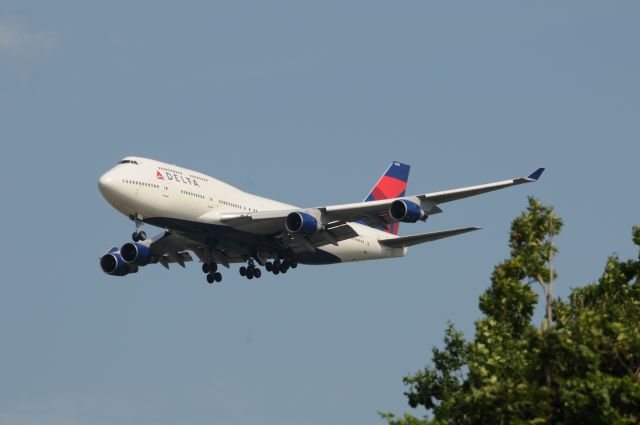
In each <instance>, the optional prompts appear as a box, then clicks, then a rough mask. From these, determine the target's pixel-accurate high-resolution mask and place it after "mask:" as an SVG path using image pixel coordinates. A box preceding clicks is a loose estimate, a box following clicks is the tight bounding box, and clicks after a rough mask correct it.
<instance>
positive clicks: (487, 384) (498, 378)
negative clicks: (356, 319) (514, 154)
mask: <svg viewBox="0 0 640 425" xmlns="http://www.w3.org/2000/svg"><path fill="white" fill-rule="evenodd" d="M561 228H562V220H561V219H560V218H559V217H557V216H556V215H555V214H554V212H553V208H552V207H550V206H545V205H543V204H542V203H540V202H539V201H538V200H536V199H534V198H529V205H528V207H527V209H526V211H525V212H523V213H522V214H521V215H520V216H518V217H517V218H516V219H514V221H513V222H512V225H511V234H510V239H509V246H510V248H511V252H510V257H509V258H508V259H506V260H505V261H503V262H502V263H500V264H499V265H497V266H496V267H495V269H494V271H493V274H492V276H491V285H490V286H489V288H488V289H487V290H486V291H485V292H484V294H482V296H481V297H480V310H481V312H482V313H483V316H482V318H480V319H479V320H478V321H477V322H476V326H475V336H474V338H473V340H471V341H466V340H465V339H464V336H463V335H462V333H461V332H459V331H457V330H456V329H455V326H454V325H453V324H452V323H449V324H448V327H447V329H446V331H445V336H444V347H443V348H442V349H438V348H434V349H433V354H432V359H431V364H430V365H428V366H427V367H425V368H424V369H423V370H421V371H418V372H417V373H415V374H413V375H409V376H406V377H404V378H403V381H404V383H405V385H407V387H408V390H407V391H406V392H405V395H406V396H407V398H408V402H409V405H410V406H411V407H413V408H416V407H418V406H422V407H424V408H426V409H427V410H428V411H429V412H430V415H429V416H428V417H425V418H421V419H419V418H415V417H414V416H412V415H411V414H408V413H407V414H405V415H404V416H402V417H396V416H394V415H393V414H390V413H381V416H382V417H383V418H384V419H386V420H387V422H388V423H389V425H428V424H433V425H435V424H485V423H492V424H607V423H609V424H638V423H640V278H639V276H640V260H639V259H637V260H628V261H621V260H620V259H618V258H617V257H616V256H612V257H610V258H609V260H608V262H607V265H606V267H605V271H604V274H603V275H602V277H601V278H600V280H599V281H598V282H596V283H592V284H590V285H587V286H584V287H582V288H577V289H574V290H572V292H571V295H570V296H569V299H568V300H567V301H563V300H560V299H555V300H554V299H553V297H552V287H553V282H554V280H555V277H556V274H555V271H554V269H553V257H554V255H555V254H556V252H557V251H556V247H555V246H554V245H553V238H554V237H555V236H556V235H558V234H559V232H560V230H561ZM633 241H634V243H635V244H636V245H638V246H640V227H635V228H634V229H633ZM534 283H538V284H539V285H540V286H541V287H542V290H543V295H544V300H545V320H544V322H543V325H542V327H541V328H538V327H536V326H534V325H533V324H532V316H533V312H534V309H535V306H536V304H537V302H538V296H537V294H536V293H535V291H534V290H533V289H532V287H531V285H532V284H534Z"/></svg>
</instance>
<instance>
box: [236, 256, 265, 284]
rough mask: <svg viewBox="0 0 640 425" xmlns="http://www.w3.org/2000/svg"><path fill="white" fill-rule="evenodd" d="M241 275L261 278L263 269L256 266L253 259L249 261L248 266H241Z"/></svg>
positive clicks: (248, 277)
mask: <svg viewBox="0 0 640 425" xmlns="http://www.w3.org/2000/svg"><path fill="white" fill-rule="evenodd" d="M240 276H244V277H246V278H247V279H249V280H251V279H253V278H254V277H255V278H256V279H260V276H262V271H260V269H259V268H257V267H256V265H255V263H254V261H253V259H251V260H249V262H248V263H247V266H246V267H245V266H242V267H240Z"/></svg>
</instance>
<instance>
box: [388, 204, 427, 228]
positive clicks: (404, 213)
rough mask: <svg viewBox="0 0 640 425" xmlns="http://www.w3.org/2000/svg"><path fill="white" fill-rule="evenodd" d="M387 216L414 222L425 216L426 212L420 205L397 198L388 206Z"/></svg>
mask: <svg viewBox="0 0 640 425" xmlns="http://www.w3.org/2000/svg"><path fill="white" fill-rule="evenodd" d="M389 216H390V217H391V218H392V219H393V220H395V221H402V222H404V223H415V222H416V221H418V220H424V219H426V218H427V213H425V212H424V210H423V209H422V208H421V207H420V205H418V204H416V203H413V202H411V201H407V200H404V199H397V200H395V201H393V202H392V203H391V205H390V206H389Z"/></svg>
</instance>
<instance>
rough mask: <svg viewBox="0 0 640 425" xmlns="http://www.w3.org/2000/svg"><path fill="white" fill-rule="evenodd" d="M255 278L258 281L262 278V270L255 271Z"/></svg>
mask: <svg viewBox="0 0 640 425" xmlns="http://www.w3.org/2000/svg"><path fill="white" fill-rule="evenodd" d="M253 276H254V277H255V278H256V279H260V276H262V272H261V271H260V269H255V270H254V271H253Z"/></svg>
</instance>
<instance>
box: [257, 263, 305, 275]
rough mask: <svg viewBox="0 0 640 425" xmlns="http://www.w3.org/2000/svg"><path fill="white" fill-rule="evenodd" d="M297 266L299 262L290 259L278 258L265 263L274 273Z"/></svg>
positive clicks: (268, 269) (284, 271)
mask: <svg viewBox="0 0 640 425" xmlns="http://www.w3.org/2000/svg"><path fill="white" fill-rule="evenodd" d="M296 267H298V263H297V262H296V261H294V260H288V259H284V260H280V259H277V260H275V261H274V262H273V263H272V262H271V261H267V263H266V264H265V265H264V268H265V269H267V271H268V272H271V273H273V274H274V275H277V274H280V273H286V272H287V271H288V270H289V269H290V268H292V269H295V268H296Z"/></svg>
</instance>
